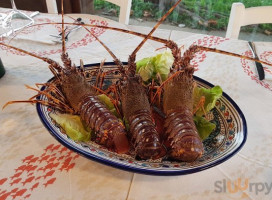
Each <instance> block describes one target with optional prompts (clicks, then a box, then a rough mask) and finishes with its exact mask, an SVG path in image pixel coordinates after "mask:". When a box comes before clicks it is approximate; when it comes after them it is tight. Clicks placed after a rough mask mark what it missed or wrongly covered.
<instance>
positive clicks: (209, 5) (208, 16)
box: [95, 0, 272, 32]
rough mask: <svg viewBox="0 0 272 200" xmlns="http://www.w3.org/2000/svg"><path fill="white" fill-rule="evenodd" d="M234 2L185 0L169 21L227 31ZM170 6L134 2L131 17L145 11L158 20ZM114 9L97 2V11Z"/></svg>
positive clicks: (257, 1) (249, 1) (251, 1)
mask: <svg viewBox="0 0 272 200" xmlns="http://www.w3.org/2000/svg"><path fill="white" fill-rule="evenodd" d="M234 2H237V0H183V1H182V3H181V4H180V7H181V8H182V9H183V10H181V11H178V10H175V11H174V12H173V13H171V14H170V16H169V17H168V19H167V20H168V21H169V22H172V23H176V24H179V23H182V24H186V25H187V26H189V27H191V28H199V29H216V30H225V29H226V28H227V24H228V20H229V14H230V10H231V5H232V3H234ZM240 2H243V3H244V5H245V7H254V6H265V5H272V2H271V0H240ZM170 6H172V5H171V4H170V3H169V4H168V7H166V8H165V9H164V11H161V10H159V6H158V5H157V4H153V3H151V2H149V1H147V0H145V1H144V0H133V1H132V8H131V9H132V10H133V15H132V16H131V17H135V18H141V17H143V13H144V11H149V12H150V13H151V16H153V18H154V19H155V20H157V19H159V18H161V17H162V16H163V15H164V14H165V12H166V11H167V10H168V9H169V8H170ZM112 8H114V9H117V8H116V6H115V5H114V4H111V3H108V2H105V1H104V0H95V9H105V10H110V9H112ZM184 10H185V11H184ZM209 22H213V23H209ZM207 24H208V25H207ZM243 30H252V27H251V26H249V27H246V28H243ZM258 30H259V31H262V32H263V31H264V30H272V24H263V25H260V26H259V29H258Z"/></svg>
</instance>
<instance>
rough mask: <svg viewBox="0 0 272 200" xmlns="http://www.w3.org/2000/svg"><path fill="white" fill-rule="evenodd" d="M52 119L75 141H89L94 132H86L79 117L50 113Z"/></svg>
mask: <svg viewBox="0 0 272 200" xmlns="http://www.w3.org/2000/svg"><path fill="white" fill-rule="evenodd" d="M49 115H50V117H51V118H52V119H53V120H55V121H56V123H57V124H59V125H60V126H61V128H63V130H64V131H65V133H66V134H67V135H68V136H69V137H70V138H71V139H72V140H75V141H89V140H90V138H91V133H92V131H88V130H86V128H85V127H84V125H83V123H82V122H81V120H80V117H79V116H78V115H70V114H61V113H50V114H49Z"/></svg>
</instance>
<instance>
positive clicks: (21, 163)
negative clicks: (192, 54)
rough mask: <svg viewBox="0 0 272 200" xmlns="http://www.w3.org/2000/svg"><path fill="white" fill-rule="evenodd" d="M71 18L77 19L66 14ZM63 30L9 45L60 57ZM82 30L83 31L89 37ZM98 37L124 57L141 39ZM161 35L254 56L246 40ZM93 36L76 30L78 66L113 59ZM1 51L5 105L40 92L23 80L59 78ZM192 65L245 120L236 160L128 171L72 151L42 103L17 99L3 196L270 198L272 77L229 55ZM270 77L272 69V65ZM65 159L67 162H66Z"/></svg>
mask: <svg viewBox="0 0 272 200" xmlns="http://www.w3.org/2000/svg"><path fill="white" fill-rule="evenodd" d="M0 11H1V9H0ZM78 16H79V15H72V17H74V18H75V17H78ZM80 17H82V18H83V19H84V20H96V21H92V22H93V23H98V24H104V25H107V26H116V27H119V28H128V29H132V30H137V31H142V32H145V33H147V31H148V30H147V29H149V28H144V27H132V26H128V27H126V26H124V25H122V24H119V23H117V22H113V21H110V20H105V19H103V18H101V17H98V16H90V15H80ZM35 20H36V21H37V22H47V21H48V22H50V21H60V16H56V15H49V14H41V15H39V16H37V17H36V18H35ZM66 20H67V21H69V20H72V19H70V18H68V17H66ZM58 30H59V27H57V26H54V25H49V26H47V27H46V28H44V27H42V28H39V27H35V28H32V29H29V30H26V32H22V33H21V34H20V35H18V37H17V39H16V38H14V39H13V40H12V41H11V43H10V44H13V45H16V46H19V47H22V48H24V49H27V50H31V51H34V52H36V53H37V54H38V55H41V56H48V57H50V58H52V59H54V60H57V61H60V58H59V53H60V52H61V51H60V46H58V45H55V44H54V43H52V42H51V40H50V37H49V36H48V35H49V34H56V33H58ZM80 31H81V32H79V33H78V34H82V35H83V36H84V34H87V33H86V32H84V30H80ZM96 34H97V35H99V38H100V39H101V40H102V41H103V42H105V43H106V44H107V45H109V48H110V49H112V50H113V52H116V54H117V56H118V57H119V58H120V59H121V60H123V61H126V60H127V57H128V55H129V53H130V52H132V51H133V49H134V48H135V47H136V45H137V44H139V43H140V41H141V39H139V38H137V37H134V36H131V35H127V34H123V33H116V32H112V31H108V30H107V31H105V30H97V32H96ZM154 35H156V36H159V37H163V38H166V39H172V40H174V41H176V42H177V43H178V44H179V45H180V46H182V45H183V46H184V47H183V48H184V49H187V48H188V47H189V46H190V45H191V44H192V43H195V44H198V45H205V46H209V47H216V48H218V49H223V50H226V51H231V52H235V53H242V54H249V49H248V46H247V43H246V41H241V40H230V39H226V38H220V37H216V36H207V35H200V34H193V33H186V32H182V31H170V30H158V31H156V32H155V33H154ZM88 38H89V39H86V38H85V37H82V38H78V37H76V35H71V38H70V40H71V42H68V43H67V48H68V49H67V51H68V53H69V56H70V57H71V59H72V60H73V61H74V62H75V64H76V65H78V64H79V58H81V59H83V60H84V62H85V63H95V62H101V60H103V59H105V58H106V59H107V61H110V60H111V57H110V56H109V55H108V53H107V52H106V51H105V50H104V49H103V48H102V47H100V45H99V44H98V42H97V41H95V40H93V39H90V38H91V37H88ZM70 40H69V41H70ZM271 46H272V44H271V43H257V50H258V52H259V55H260V58H261V59H263V60H266V61H268V62H272V52H271ZM41 47H42V48H41ZM158 47H162V45H161V44H158V43H155V42H152V41H148V43H147V44H145V45H144V47H143V48H142V50H140V51H139V53H138V55H137V59H141V58H143V57H145V56H147V55H148V56H149V55H153V54H156V53H157V52H155V49H157V48H158ZM0 49H1V51H0V57H1V59H2V61H3V63H4V65H5V68H6V75H5V76H4V77H3V78H1V79H0V107H2V106H3V105H4V104H5V103H6V102H7V101H11V100H23V99H28V98H29V97H30V96H31V95H34V94H35V93H34V92H33V91H29V90H26V89H25V87H24V84H27V85H31V86H34V84H35V83H43V82H46V81H47V80H48V79H49V78H51V77H52V74H51V72H50V70H49V69H48V68H47V64H45V63H43V62H42V61H40V60H38V59H35V58H31V57H29V56H25V55H20V54H18V53H16V52H15V51H11V50H7V51H5V50H4V49H3V48H1V47H0ZM192 64H194V65H195V67H196V69H197V71H196V73H195V75H197V76H199V77H201V78H203V79H205V80H207V81H209V82H211V83H213V84H215V85H220V86H221V87H222V88H223V90H224V91H225V92H226V93H227V94H228V95H229V96H231V98H232V99H233V100H234V101H235V102H236V103H237V104H238V106H239V107H240V108H241V110H242V111H243V113H244V115H245V117H246V120H247V124H248V139H247V142H246V144H245V146H244V147H243V148H242V150H241V151H239V153H237V154H236V155H235V156H233V157H232V158H231V159H230V160H228V161H226V162H224V163H222V164H220V165H218V166H216V167H213V168H210V169H208V170H205V171H202V172H199V173H195V174H190V175H184V176H170V177H159V176H149V175H141V174H135V173H131V172H126V171H122V170H119V169H115V168H112V167H108V166H105V165H102V164H99V163H97V162H93V161H90V160H88V159H86V158H83V157H81V156H79V155H77V154H76V153H74V152H72V151H70V150H68V149H66V148H65V147H63V146H62V145H60V144H59V143H58V142H57V141H56V140H55V139H54V138H53V137H52V136H51V135H50V134H49V133H48V131H47V130H46V129H45V127H44V126H43V125H42V123H41V122H40V120H39V117H38V115H37V113H36V108H35V106H32V105H29V104H26V105H23V104H14V105H10V106H8V107H7V108H6V109H4V110H1V111H0V143H1V154H0V199H1V200H3V199H129V200H138V199H154V200H155V199H169V200H170V199H171V200H172V199H173V200H174V199H183V200H184V199H187V200H193V199H209V200H210V199H214V200H215V199H216V200H218V199H271V197H272V191H271V190H272V189H271V187H272V182H271V176H272V169H271V168H272V161H271V156H272V150H271V145H272V131H271V128H270V124H271V117H272V114H271V113H272V101H271V99H272V81H271V80H264V81H259V80H258V79H257V78H256V74H255V72H254V63H253V62H250V61H244V60H241V59H239V58H233V57H229V56H225V55H220V54H214V53H205V52H202V53H200V54H197V55H196V58H195V59H194V60H193V61H192ZM266 74H267V75H270V74H271V67H270V68H268V69H267V71H266ZM65 163H66V164H68V165H66V166H65V167H64V164H65ZM239 181H240V183H241V184H240V188H239V189H237V190H235V185H234V184H238V186H239ZM247 181H248V182H247ZM228 184H230V185H229V186H228ZM245 184H246V187H243V186H245ZM236 188H237V187H236Z"/></svg>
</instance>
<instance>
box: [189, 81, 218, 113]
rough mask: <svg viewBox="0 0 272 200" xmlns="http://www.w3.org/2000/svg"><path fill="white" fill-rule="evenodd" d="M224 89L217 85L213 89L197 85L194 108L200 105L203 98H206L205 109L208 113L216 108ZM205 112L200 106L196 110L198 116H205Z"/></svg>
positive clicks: (194, 94) (194, 93)
mask: <svg viewBox="0 0 272 200" xmlns="http://www.w3.org/2000/svg"><path fill="white" fill-rule="evenodd" d="M222 93H223V90H222V88H221V87H220V86H215V87H213V88H211V89H206V88H199V87H195V88H194V92H193V98H194V110H195V109H196V107H197V106H198V105H199V102H200V100H201V98H203V97H204V98H205V103H204V110H205V112H206V113H208V112H209V111H210V110H211V109H213V108H214V106H215V103H216V101H217V100H218V99H219V98H220V97H221V96H222ZM203 115H204V112H203V109H202V108H199V109H198V111H197V112H196V116H203Z"/></svg>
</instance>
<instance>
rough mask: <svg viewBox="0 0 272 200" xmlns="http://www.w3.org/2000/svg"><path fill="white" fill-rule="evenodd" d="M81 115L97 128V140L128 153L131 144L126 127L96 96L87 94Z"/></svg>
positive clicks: (88, 125)
mask: <svg viewBox="0 0 272 200" xmlns="http://www.w3.org/2000/svg"><path fill="white" fill-rule="evenodd" d="M80 117H81V119H82V120H83V121H84V122H85V123H86V125H87V127H89V128H90V129H93V130H95V132H96V137H95V142H97V143H98V144H102V145H104V146H106V147H107V148H108V149H111V150H114V151H116V152H117V153H126V152H128V150H129V144H128V140H127V136H126V131H125V127H124V126H123V124H122V123H121V122H120V121H119V120H118V119H117V117H116V116H114V115H113V114H112V113H111V112H110V111H109V110H108V109H107V108H106V106H105V105H104V104H103V103H101V102H100V100H99V99H98V97H96V96H87V97H85V98H84V100H83V101H82V103H81V105H80Z"/></svg>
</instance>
